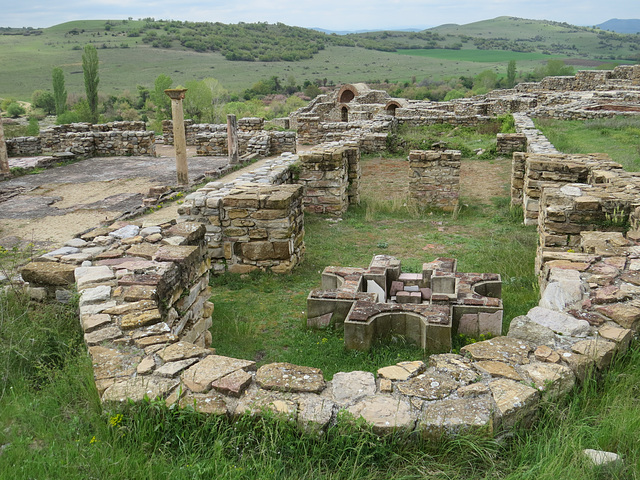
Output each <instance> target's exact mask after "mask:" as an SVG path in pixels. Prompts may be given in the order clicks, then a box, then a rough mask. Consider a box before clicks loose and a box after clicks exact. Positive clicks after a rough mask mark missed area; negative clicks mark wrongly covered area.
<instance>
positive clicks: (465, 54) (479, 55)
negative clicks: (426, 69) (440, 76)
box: [398, 49, 560, 65]
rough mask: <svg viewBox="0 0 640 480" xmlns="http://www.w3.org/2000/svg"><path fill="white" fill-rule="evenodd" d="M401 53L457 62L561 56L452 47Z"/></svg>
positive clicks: (501, 61) (492, 61) (499, 61)
mask: <svg viewBox="0 0 640 480" xmlns="http://www.w3.org/2000/svg"><path fill="white" fill-rule="evenodd" d="M398 53H399V54H400V55H414V56H417V57H429V58H437V59H439V60H450V61H457V62H479V63H498V64H503V65H504V64H506V63H509V60H516V61H517V62H523V61H530V60H533V61H540V60H544V61H545V62H546V61H547V60H549V59H550V58H559V57H560V55H545V54H543V53H524V52H509V51H505V50H471V49H469V50H450V49H414V50H399V51H398Z"/></svg>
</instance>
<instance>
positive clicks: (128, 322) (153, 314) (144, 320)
mask: <svg viewBox="0 0 640 480" xmlns="http://www.w3.org/2000/svg"><path fill="white" fill-rule="evenodd" d="M160 320H162V314H161V313H160V311H159V310H158V309H153V310H146V311H143V312H133V313H127V314H126V315H123V316H122V318H121V319H120V327H121V328H122V329H123V330H131V329H133V328H138V327H144V326H145V325H151V324H153V323H158V322H159V321H160Z"/></svg>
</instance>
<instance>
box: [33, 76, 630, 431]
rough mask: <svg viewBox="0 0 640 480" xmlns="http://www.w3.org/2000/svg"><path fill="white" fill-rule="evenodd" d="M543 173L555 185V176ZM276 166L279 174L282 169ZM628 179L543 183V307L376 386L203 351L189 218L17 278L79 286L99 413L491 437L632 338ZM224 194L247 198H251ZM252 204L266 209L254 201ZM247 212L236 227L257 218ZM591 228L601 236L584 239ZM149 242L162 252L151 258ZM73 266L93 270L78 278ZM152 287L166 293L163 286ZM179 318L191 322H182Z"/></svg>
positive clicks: (609, 175) (48, 286)
mask: <svg viewBox="0 0 640 480" xmlns="http://www.w3.org/2000/svg"><path fill="white" fill-rule="evenodd" d="M634 71H635V70H634ZM634 78H635V77H634ZM633 81H635V80H633ZM529 148H532V147H531V145H528V149H529ZM529 155H530V154H524V155H521V156H520V157H519V158H520V160H519V161H518V163H519V165H522V164H523V165H524V170H522V169H520V167H518V170H517V171H518V172H523V179H522V180H523V188H524V177H525V175H526V171H527V160H528V158H529ZM538 155H540V154H538ZM515 156H519V154H516V155H515ZM515 156H514V157H515ZM522 157H524V158H522ZM515 163H516V162H514V164H515ZM556 163H558V162H556ZM549 168H551V170H550V173H551V174H552V176H554V175H557V174H558V172H557V171H555V170H553V169H552V168H553V167H551V166H550V167H549ZM285 170H286V171H287V172H289V173H288V174H284V175H285V176H286V175H290V174H291V172H290V170H289V168H288V167H287V168H286V169H285ZM534 171H535V169H534ZM539 172H542V173H540V175H542V174H543V173H544V170H539ZM560 173H563V172H562V171H560ZM637 179H638V177H637V176H636V175H634V174H628V173H625V172H620V171H619V169H616V168H612V169H608V170H607V169H604V170H599V169H597V168H595V167H594V168H591V170H590V173H589V174H588V178H587V182H588V183H586V184H571V183H568V184H564V183H563V181H562V179H561V178H553V179H552V180H553V181H554V182H553V183H552V184H551V185H541V186H540V188H541V194H540V199H541V200H540V201H539V215H538V228H539V232H540V233H541V238H543V240H541V241H542V242H544V245H541V248H540V249H539V253H538V262H537V265H538V270H539V274H540V277H541V286H542V297H541V300H540V305H539V306H538V307H535V308H533V309H532V310H530V311H529V312H528V314H527V315H526V316H521V317H517V318H515V319H513V321H512V322H511V325H510V327H509V332H508V334H507V336H505V337H496V338H494V339H492V340H488V341H484V342H477V343H475V344H471V345H467V346H465V347H464V348H463V349H462V350H461V354H462V355H455V354H440V355H431V356H430V357H429V360H428V362H427V363H424V362H419V361H418V362H400V363H398V364H396V365H391V366H389V367H384V368H381V369H379V370H378V372H377V378H376V376H374V375H373V374H371V373H368V372H340V373H338V374H336V375H334V377H333V380H332V381H331V382H326V381H325V380H324V378H323V374H322V372H321V371H320V370H319V369H315V368H311V367H303V366H296V365H291V364H269V365H264V366H262V367H260V368H259V369H257V371H256V365H255V363H254V362H251V361H247V360H240V359H232V358H228V357H223V356H219V355H216V354H215V352H214V351H213V350H211V349H208V348H206V347H207V346H208V338H207V332H206V329H207V328H208V327H206V325H207V318H208V315H210V313H211V312H210V311H209V310H210V308H211V307H212V306H211V305H210V304H208V303H207V298H208V296H209V292H208V291H207V290H206V289H207V288H208V287H206V283H207V282H206V280H205V276H206V275H208V261H209V256H208V254H206V253H205V248H204V246H202V245H201V244H200V243H199V242H202V241H203V237H204V236H205V235H207V227H206V226H205V227H204V230H203V229H202V227H201V226H198V225H192V224H190V223H189V222H186V223H181V224H178V225H176V227H177V228H178V231H171V232H170V231H169V230H170V229H171V228H174V227H171V226H170V225H162V226H158V227H155V228H154V229H153V230H147V231H144V232H143V231H141V230H138V231H136V233H134V234H130V233H127V234H123V233H122V232H119V233H116V232H118V231H119V230H120V228H118V227H122V225H114V226H113V227H111V228H107V229H106V230H103V231H98V232H95V234H94V236H93V237H92V238H90V237H85V238H86V240H85V239H80V240H78V239H74V240H72V241H71V242H69V243H70V245H69V246H68V247H69V248H73V249H76V250H75V251H63V252H57V253H52V254H50V255H49V257H50V258H49V259H48V260H54V261H53V262H52V261H47V262H36V263H39V264H41V265H38V267H36V268H35V270H42V271H44V272H47V271H51V270H52V269H55V268H60V269H61V270H62V271H65V272H66V273H62V272H59V271H54V273H53V275H49V276H47V275H48V274H47V273H43V274H42V275H39V276H38V275H37V274H30V273H28V271H27V272H25V273H24V275H26V278H29V279H30V281H31V283H32V287H35V288H33V291H34V294H36V295H37V292H40V294H41V295H43V296H45V295H47V294H49V292H51V291H54V293H55V294H56V295H58V296H60V297H61V298H62V297H64V296H65V295H64V294H62V293H58V292H60V291H61V290H62V288H60V287H61V285H62V284H60V283H58V282H61V281H62V282H63V284H64V285H67V286H68V285H69V284H71V283H72V282H74V281H75V282H76V283H77V285H78V288H79V289H80V290H81V299H80V305H81V309H80V315H81V322H82V324H83V328H84V330H85V341H86V342H87V345H88V346H89V351H90V355H91V357H92V361H93V364H94V374H95V379H96V385H97V386H98V390H99V392H100V394H101V399H102V401H103V402H107V403H108V402H122V401H125V400H126V399H127V398H129V399H131V400H133V401H140V400H142V399H143V398H145V397H148V398H159V399H164V400H165V401H166V402H167V404H169V405H173V404H175V403H178V404H179V405H182V406H191V407H194V408H195V409H196V410H198V411H201V412H205V413H210V414H221V415H239V414H242V413H245V412H250V413H253V414H260V412H261V411H262V409H268V410H271V411H274V412H275V413H277V414H280V415H283V416H285V417H286V418H288V419H290V420H291V421H294V422H297V424H298V425H299V426H300V428H301V429H303V430H305V431H310V432H316V433H317V432H321V431H322V430H323V429H325V428H328V427H329V426H330V425H332V424H333V423H334V422H335V421H336V418H337V415H338V413H339V412H340V411H347V412H349V413H350V414H352V415H354V416H355V417H363V418H364V419H365V420H366V421H368V422H370V423H371V424H372V425H373V428H374V431H376V432H377V433H380V434H384V433H392V432H401V433H403V434H406V433H409V432H415V434H416V435H418V436H420V437H422V438H425V439H433V440H437V439H439V438H440V437H441V435H443V434H445V435H450V434H457V433H462V432H467V433H468V432H475V433H480V434H486V435H492V434H494V433H496V432H498V431H504V430H508V429H510V428H512V427H513V426H514V425H516V424H517V423H519V422H521V423H522V424H524V425H527V424H530V423H531V422H532V421H533V419H534V418H535V415H536V411H537V409H538V407H539V405H540V404H541V401H555V400H557V399H559V398H561V396H563V395H565V394H566V393H567V392H569V391H570V390H571V389H572V387H573V385H574V384H575V383H576V382H580V381H583V380H584V379H585V378H586V376H587V375H588V374H589V372H591V370H592V369H594V370H596V371H603V370H605V369H606V368H607V367H608V366H609V365H610V364H611V362H612V360H613V358H614V357H615V356H616V355H618V354H621V353H624V351H625V350H626V349H627V348H628V346H629V344H630V342H631V340H632V337H633V335H634V334H635V333H637V331H638V329H639V327H640V303H639V302H640V278H638V271H640V250H639V247H638V246H637V243H636V241H637V240H638V238H640V234H639V233H638V231H637V228H638V224H639V223H640V205H638V203H637V199H638V198H639V195H638V192H637V188H638V183H637ZM283 181H284V180H283ZM287 181H288V180H287ZM569 181H571V179H570V178H569ZM532 185H533V184H532ZM244 186H245V187H249V186H248V185H244ZM213 187H214V186H211V188H210V190H211V192H200V193H199V194H196V195H194V197H192V198H191V199H189V203H188V205H192V206H193V207H196V206H197V208H200V209H202V210H201V211H198V215H200V214H202V215H204V213H205V212H207V210H206V208H207V199H208V194H209V193H212V192H213V191H214V190H217V188H218V186H215V187H216V188H213ZM239 187H242V185H239ZM256 188H259V187H256ZM290 188H295V187H290ZM516 190H517V188H516ZM233 191H234V193H236V192H237V194H238V195H239V196H240V197H241V198H242V197H248V196H250V193H249V192H251V191H252V190H250V189H249V190H244V191H243V190H242V188H238V189H237V190H233ZM196 193H198V192H196ZM216 196H217V195H216V194H215V193H214V194H213V195H212V198H216ZM254 198H255V199H256V200H254V201H255V202H257V204H258V205H260V202H261V200H260V199H261V198H262V197H261V195H260V194H259V193H256V194H255V196H254ZM269 198H270V197H269ZM266 201H267V199H266V198H265V202H266ZM212 203H216V201H215V200H214V201H213V202H212ZM185 205H187V202H185ZM216 205H219V203H216ZM254 205H255V203H254ZM240 208H244V207H240ZM244 209H245V210H247V211H246V212H241V216H240V217H239V218H242V219H246V218H247V217H243V216H242V215H245V214H250V215H252V214H255V213H257V212H259V211H260V210H259V209H258V210H256V211H255V212H254V213H249V212H248V210H249V208H248V207H247V208H244ZM621 212H622V213H621ZM189 213H191V212H189ZM603 217H604V220H603ZM214 218H215V216H214ZM184 220H186V218H185V217H184V216H183V217H182V218H181V221H184ZM558 225H563V227H561V228H562V229H563V230H564V231H559V227H558ZM576 226H577V227H576ZM123 227H124V228H128V226H126V225H125V226H123ZM594 227H595V228H596V229H599V230H601V231H593V230H591V229H592V228H594ZM612 230H613V231H612ZM617 230H622V231H617ZM128 231H130V230H128ZM625 231H626V234H625ZM194 232H197V233H194ZM558 232H559V233H560V235H559V236H561V237H565V238H566V240H567V245H558V246H553V245H551V244H550V243H547V237H545V235H546V234H549V235H556V234H558ZM191 233H193V234H194V237H191V239H189V237H190V235H191ZM200 235H202V236H203V237H200ZM574 236H575V238H574ZM578 236H579V243H578V241H577V240H578ZM163 239H166V240H167V242H162V240H163ZM82 242H87V243H85V244H83V243H82ZM159 242H160V243H168V245H161V246H159V247H156V245H157V244H158V243H159ZM570 244H571V245H570ZM570 246H572V248H568V247H570ZM105 247H106V249H105ZM134 247H135V248H134ZM240 250H241V251H242V248H241V249H240ZM98 256H100V258H98ZM79 262H89V263H84V264H83V265H82V266H81V267H80V268H77V269H76V266H77V264H78V263H79ZM96 262H108V263H106V264H100V265H98V264H97V263H96ZM68 264H71V266H72V268H73V270H74V276H73V277H70V275H69V271H70V268H69V267H68ZM53 265H57V266H58V267H53ZM63 265H67V267H66V270H65V267H63ZM30 275H31V276H30ZM60 278H66V280H64V281H63V280H60ZM38 281H41V283H38ZM161 285H170V286H171V287H173V290H171V288H170V289H168V290H162V288H160V286H161ZM159 291H160V292H164V291H167V292H173V294H172V295H170V298H171V301H170V302H166V307H165V302H155V303H154V299H156V298H158V292H159ZM168 297H169V295H165V296H164V297H163V298H168ZM173 299H176V302H183V303H181V304H180V305H177V303H173ZM187 305H191V306H193V308H191V307H189V306H187ZM172 310H173V311H175V312H176V314H178V317H177V318H175V319H173V320H171V317H172V316H174V315H173V314H171V315H169V314H167V315H165V313H164V312H165V311H166V312H171V311H172ZM185 311H186V312H187V313H186V314H184V315H185V316H190V317H191V319H190V320H186V321H185V320H184V316H183V317H181V316H180V315H181V314H183V313H184V312H185ZM191 311H192V312H193V313H192V314H189V312H191ZM209 318H210V317H209ZM175 321H178V324H176V323H175ZM183 322H184V327H183V329H182V330H180V331H178V330H179V329H177V325H180V324H183ZM192 322H195V323H192ZM196 324H197V325H198V327H196V326H195V325H196ZM174 328H176V330H175V331H176V332H177V333H175V334H174V333H173V331H174V330H173V329H174ZM201 329H203V330H201ZM187 340H192V341H187Z"/></svg>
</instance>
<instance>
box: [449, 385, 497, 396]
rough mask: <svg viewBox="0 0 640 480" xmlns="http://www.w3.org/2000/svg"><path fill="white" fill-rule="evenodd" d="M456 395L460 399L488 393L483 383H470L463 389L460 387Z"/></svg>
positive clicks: (487, 388)
mask: <svg viewBox="0 0 640 480" xmlns="http://www.w3.org/2000/svg"><path fill="white" fill-rule="evenodd" d="M456 393H457V394H458V395H459V396H460V397H478V396H480V395H485V394H487V393H489V387H488V386H487V385H485V384H484V383H471V384H469V385H465V386H464V387H460V388H459V389H458V390H456Z"/></svg>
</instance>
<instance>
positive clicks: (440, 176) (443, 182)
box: [409, 150, 462, 212]
mask: <svg viewBox="0 0 640 480" xmlns="http://www.w3.org/2000/svg"><path fill="white" fill-rule="evenodd" d="M461 156H462V155H461V153H460V152H459V151H458V150H445V151H443V152H438V151H434V150H411V152H410V153H409V170H410V172H411V176H410V179H409V198H410V199H411V200H412V202H413V203H414V204H415V205H417V206H418V207H420V208H438V209H441V210H443V211H445V212H453V211H455V209H456V208H457V207H458V200H459V197H460V159H461Z"/></svg>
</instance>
